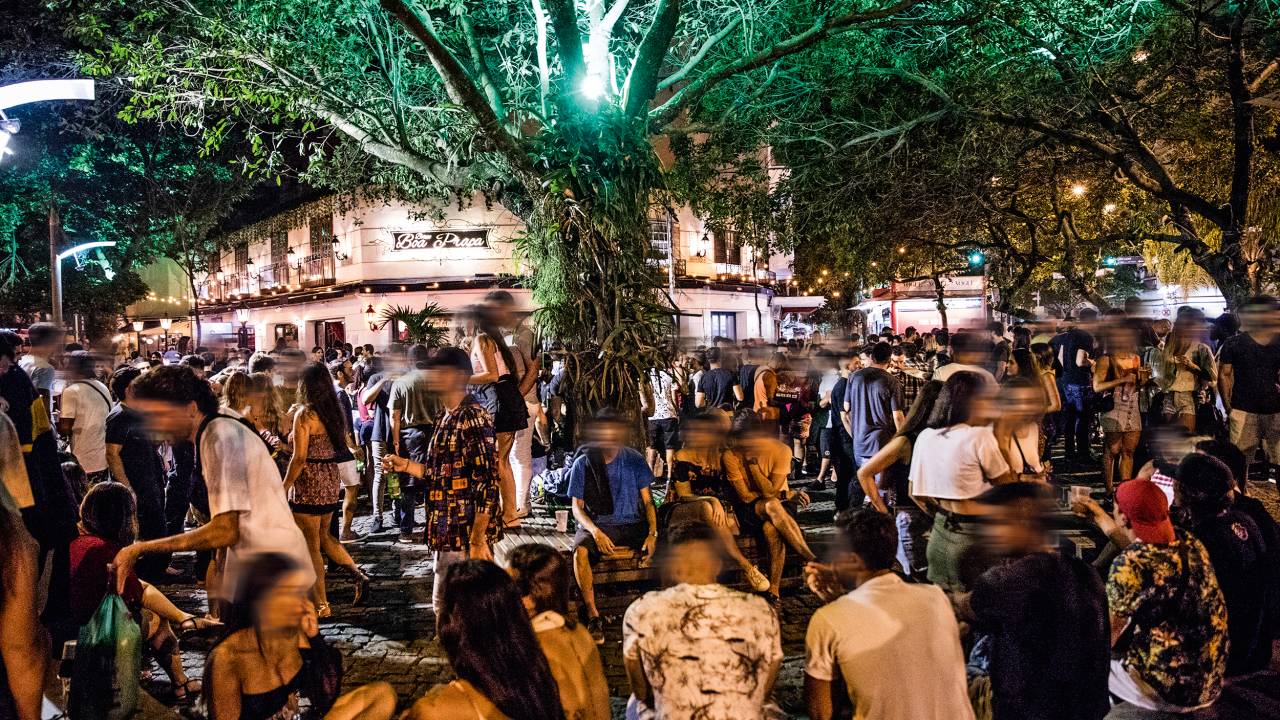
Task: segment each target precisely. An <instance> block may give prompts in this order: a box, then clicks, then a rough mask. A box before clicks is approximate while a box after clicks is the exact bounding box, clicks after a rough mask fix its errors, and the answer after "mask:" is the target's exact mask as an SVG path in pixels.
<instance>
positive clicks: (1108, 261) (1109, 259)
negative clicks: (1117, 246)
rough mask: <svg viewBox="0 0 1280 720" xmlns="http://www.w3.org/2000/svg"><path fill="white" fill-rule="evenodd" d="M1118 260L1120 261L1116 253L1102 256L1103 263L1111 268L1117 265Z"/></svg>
mask: <svg viewBox="0 0 1280 720" xmlns="http://www.w3.org/2000/svg"><path fill="white" fill-rule="evenodd" d="M1118 262H1119V260H1118V258H1116V257H1115V256H1114V255H1108V256H1106V257H1104V258H1102V264H1103V265H1104V266H1106V267H1109V268H1113V267H1115V266H1116V264H1117V263H1118Z"/></svg>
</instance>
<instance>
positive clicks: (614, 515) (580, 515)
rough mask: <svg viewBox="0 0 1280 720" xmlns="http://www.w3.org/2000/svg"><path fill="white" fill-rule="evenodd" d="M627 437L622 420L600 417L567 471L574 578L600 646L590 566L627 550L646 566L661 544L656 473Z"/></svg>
mask: <svg viewBox="0 0 1280 720" xmlns="http://www.w3.org/2000/svg"><path fill="white" fill-rule="evenodd" d="M629 431H630V426H629V424H628V422H627V419H626V418H625V417H624V416H623V415H620V414H619V413H617V412H616V411H614V410H609V409H604V410H601V411H599V412H597V413H596V414H595V416H594V417H593V418H592V422H591V425H590V427H588V428H587V438H588V441H589V447H588V448H587V450H586V452H584V453H582V454H581V455H579V456H578V457H577V458H576V459H575V460H574V461H573V466H572V467H571V468H570V470H569V497H570V498H571V499H572V503H573V517H574V519H575V520H577V522H578V531H577V534H575V535H574V538H573V574H574V577H575V578H576V579H577V581H578V589H579V590H581V591H582V603H583V605H584V606H586V609H587V630H588V631H590V632H591V637H592V639H594V640H595V641H596V644H597V645H599V644H602V643H603V642H604V623H603V621H602V620H601V619H600V611H599V610H598V609H597V608H596V596H595V586H594V582H593V581H594V578H593V575H592V566H593V565H595V564H596V563H597V562H599V560H600V559H601V558H603V557H605V556H609V555H615V554H618V552H619V550H623V549H626V548H630V549H631V550H634V551H635V552H636V553H638V554H639V555H640V557H641V559H642V560H644V561H648V560H650V559H652V558H653V551H654V548H655V547H656V546H657V543H658V514H657V511H656V509H655V508H654V506H653V496H652V495H651V494H650V492H649V486H650V485H651V484H653V473H652V471H651V470H650V469H649V465H648V463H646V462H645V459H644V456H643V455H641V454H640V453H639V452H637V451H635V450H633V449H631V448H629V447H625V446H624V445H623V443H624V442H625V440H626V437H627V434H628V432H629Z"/></svg>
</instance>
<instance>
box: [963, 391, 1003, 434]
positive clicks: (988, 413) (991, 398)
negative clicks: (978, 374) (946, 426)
mask: <svg viewBox="0 0 1280 720" xmlns="http://www.w3.org/2000/svg"><path fill="white" fill-rule="evenodd" d="M997 392H998V391H997V388H996V387H995V386H994V385H991V384H990V383H987V384H985V385H983V386H982V389H981V390H979V391H978V393H977V394H976V395H974V396H973V402H972V403H971V404H970V405H969V424H970V425H986V424H987V423H989V422H991V421H993V420H995V419H996V416H997V415H998V414H999V413H1000V407H999V403H997V402H996V399H997Z"/></svg>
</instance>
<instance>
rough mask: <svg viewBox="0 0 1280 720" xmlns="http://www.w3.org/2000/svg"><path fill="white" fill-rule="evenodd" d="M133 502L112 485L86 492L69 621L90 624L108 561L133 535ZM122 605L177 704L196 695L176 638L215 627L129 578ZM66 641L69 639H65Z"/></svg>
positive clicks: (105, 584)
mask: <svg viewBox="0 0 1280 720" xmlns="http://www.w3.org/2000/svg"><path fill="white" fill-rule="evenodd" d="M137 524H138V518H137V502H136V500H135V499H134V494H133V491H132V490H130V489H129V488H128V486H126V485H122V484H120V483H116V482H104V483H98V484H97V485H94V486H93V487H91V488H89V492H88V493H86V494H85V496H84V500H83V501H82V502H81V503H80V537H78V538H76V539H75V540H73V541H72V542H71V620H72V622H73V623H74V624H75V625H76V626H80V625H84V624H85V623H87V622H89V620H90V618H92V617H93V614H94V613H95V612H97V610H98V606H99V605H100V604H101V603H102V598H103V596H104V595H106V594H107V591H108V589H109V588H110V585H111V571H110V569H109V568H108V565H109V564H110V562H111V560H112V559H113V558H114V557H115V556H116V553H117V552H119V551H120V548H122V547H124V546H126V545H128V544H129V543H131V542H133V539H134V536H135V535H136V534H137ZM121 597H122V598H123V599H124V602H125V606H126V607H128V608H129V609H130V610H132V611H133V612H134V613H135V615H136V616H137V618H138V619H139V621H140V622H139V627H141V629H142V636H143V638H144V640H145V642H146V645H145V648H146V654H147V655H148V656H150V657H152V658H154V659H155V661H156V663H157V664H158V665H160V667H161V668H162V669H163V670H164V671H165V674H167V675H168V676H169V680H170V682H171V683H172V684H173V695H174V697H175V698H176V699H178V700H183V699H185V698H187V697H188V696H191V695H195V694H196V693H199V692H200V681H199V680H196V679H189V678H188V677H187V674H186V672H185V671H184V670H183V668H182V654H181V653H180V652H179V651H178V638H177V636H176V635H175V634H174V632H175V630H176V631H177V632H179V633H190V632H196V631H200V630H204V629H206V628H210V627H212V626H213V625H214V623H212V622H210V621H209V620H206V619H204V618H198V617H196V616H194V615H192V614H191V613H187V612H183V611H181V610H179V609H178V608H177V607H174V605H173V603H172V602H170V601H169V598H167V597H165V596H164V593H162V592H160V591H159V590H157V589H156V588H155V587H153V586H151V585H149V584H147V583H145V582H142V581H140V580H139V579H138V576H137V575H135V574H133V573H130V574H129V575H127V576H126V577H125V579H124V592H122V593H121ZM66 639H70V638H66Z"/></svg>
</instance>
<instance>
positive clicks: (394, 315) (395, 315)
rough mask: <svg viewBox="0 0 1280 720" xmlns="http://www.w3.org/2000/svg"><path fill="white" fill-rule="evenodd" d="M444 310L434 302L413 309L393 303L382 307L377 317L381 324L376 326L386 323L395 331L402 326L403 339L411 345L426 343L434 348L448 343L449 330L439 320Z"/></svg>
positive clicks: (382, 325)
mask: <svg viewBox="0 0 1280 720" xmlns="http://www.w3.org/2000/svg"><path fill="white" fill-rule="evenodd" d="M444 316H445V312H444V309H443V308H441V307H440V306H439V305H438V304H436V303H427V304H426V305H425V306H424V307H422V308H420V309H417V310H414V309H413V308H411V307H408V306H407V305H393V306H391V307H387V308H383V310H382V312H381V313H380V314H379V315H378V317H379V318H380V319H381V320H382V324H380V325H379V326H378V329H379V330H381V329H383V328H385V327H386V326H387V325H391V327H392V328H395V329H396V331H397V332H400V331H401V328H403V332H404V341H405V342H407V343H409V344H411V345H426V346H427V347H429V348H436V347H441V346H443V345H446V344H447V343H448V338H449V331H448V329H447V328H445V326H444V325H443V324H440V321H442V320H443V319H444Z"/></svg>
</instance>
